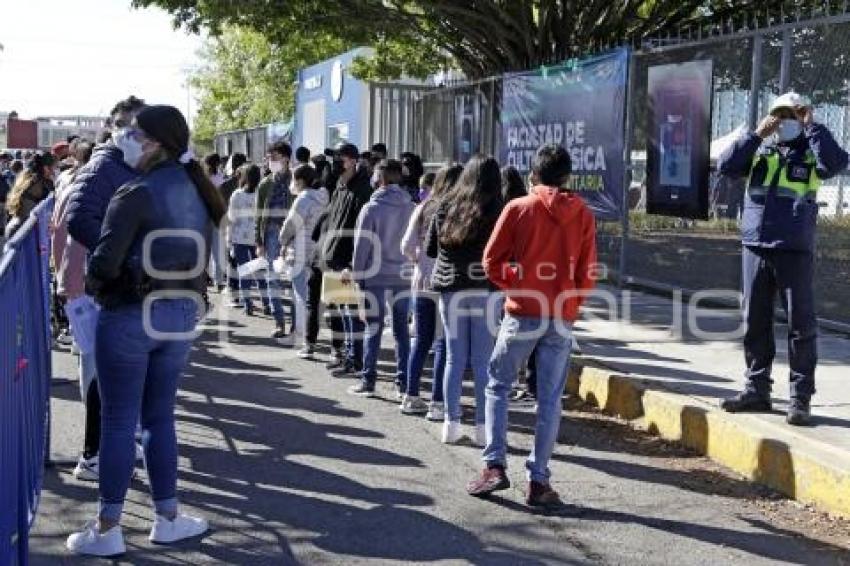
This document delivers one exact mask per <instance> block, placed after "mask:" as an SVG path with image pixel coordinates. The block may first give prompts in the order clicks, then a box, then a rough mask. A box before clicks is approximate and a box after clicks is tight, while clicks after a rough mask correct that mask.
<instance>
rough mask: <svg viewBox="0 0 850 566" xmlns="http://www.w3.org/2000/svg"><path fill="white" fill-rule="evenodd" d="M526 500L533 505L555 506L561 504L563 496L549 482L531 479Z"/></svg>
mask: <svg viewBox="0 0 850 566" xmlns="http://www.w3.org/2000/svg"><path fill="white" fill-rule="evenodd" d="M525 502H526V503H527V504H528V505H530V506H532V507H554V506H558V505H560V504H561V497H560V496H559V495H558V492H557V491H555V490H554V489H552V486H551V485H549V484H548V483H541V482H537V481H530V482H528V495H527V496H526V498H525Z"/></svg>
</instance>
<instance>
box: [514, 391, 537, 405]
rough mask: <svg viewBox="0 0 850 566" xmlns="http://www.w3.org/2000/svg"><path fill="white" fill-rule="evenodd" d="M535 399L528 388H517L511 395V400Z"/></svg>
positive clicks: (526, 400) (528, 400)
mask: <svg viewBox="0 0 850 566" xmlns="http://www.w3.org/2000/svg"><path fill="white" fill-rule="evenodd" d="M536 400H537V397H535V395H534V394H533V393H532V392H531V391H529V390H528V389H517V390H516V392H515V393H514V394H513V396H512V397H511V401H516V402H533V401H536Z"/></svg>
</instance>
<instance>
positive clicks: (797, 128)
mask: <svg viewBox="0 0 850 566" xmlns="http://www.w3.org/2000/svg"><path fill="white" fill-rule="evenodd" d="M801 133H803V125H802V124H800V121H799V120H794V119H786V120H782V121H781V122H780V123H779V129H778V130H776V141H779V142H789V141H791V140H793V139H797V137H799V135H800V134H801Z"/></svg>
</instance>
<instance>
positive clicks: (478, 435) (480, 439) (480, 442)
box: [475, 424, 487, 448]
mask: <svg viewBox="0 0 850 566" xmlns="http://www.w3.org/2000/svg"><path fill="white" fill-rule="evenodd" d="M475 445H476V446H479V447H481V448H484V447H485V446H486V445H487V429H486V428H485V427H484V425H483V424H477V425H475Z"/></svg>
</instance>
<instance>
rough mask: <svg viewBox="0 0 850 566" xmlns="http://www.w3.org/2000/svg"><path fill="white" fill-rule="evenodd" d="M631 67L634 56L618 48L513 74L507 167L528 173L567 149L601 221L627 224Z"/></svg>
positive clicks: (575, 178) (505, 92)
mask: <svg viewBox="0 0 850 566" xmlns="http://www.w3.org/2000/svg"><path fill="white" fill-rule="evenodd" d="M628 62H629V52H628V50H626V49H618V50H616V51H613V52H611V53H607V54H604V55H600V56H596V57H591V58H588V59H583V60H580V61H575V62H569V63H566V64H563V65H559V66H556V67H546V68H544V69H540V70H537V71H530V72H522V73H516V74H509V75H505V77H504V81H503V86H502V139H501V146H500V147H501V148H502V155H501V160H502V163H503V164H505V165H513V166H514V167H516V168H517V169H518V170H519V171H520V173H522V174H525V173H527V172H528V171H529V170H530V169H531V165H532V161H533V159H534V154H535V152H536V151H537V149H538V148H539V147H540V146H541V145H544V144H546V143H551V142H554V143H559V144H561V145H563V146H564V147H566V148H567V149H568V150H569V152H570V157H572V160H573V175H572V179H571V182H570V186H571V188H572V189H573V190H576V191H579V192H580V193H581V194H582V196H583V197H584V199H585V201H586V202H587V204H588V205H589V206H590V207H591V209H592V210H593V212H594V214H595V215H596V217H597V218H599V219H602V220H617V219H619V218H620V217H621V215H622V210H623V192H624V191H623V167H624V164H623V156H624V149H623V148H624V145H625V131H624V120H625V108H626V86H627V85H626V83H627V76H628Z"/></svg>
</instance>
